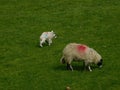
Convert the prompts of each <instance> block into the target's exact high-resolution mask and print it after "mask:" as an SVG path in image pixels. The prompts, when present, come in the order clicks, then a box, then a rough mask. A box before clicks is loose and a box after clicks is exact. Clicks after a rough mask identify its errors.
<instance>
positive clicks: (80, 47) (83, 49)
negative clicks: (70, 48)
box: [77, 45, 87, 52]
mask: <svg viewBox="0 0 120 90" xmlns="http://www.w3.org/2000/svg"><path fill="white" fill-rule="evenodd" d="M86 48H87V47H86V46H85V45H78V46H77V49H78V51H80V52H85V50H86Z"/></svg>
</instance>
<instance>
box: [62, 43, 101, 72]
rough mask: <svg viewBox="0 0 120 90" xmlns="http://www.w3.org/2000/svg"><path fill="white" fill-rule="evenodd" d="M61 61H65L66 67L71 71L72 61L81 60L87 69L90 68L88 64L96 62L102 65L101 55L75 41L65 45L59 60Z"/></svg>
mask: <svg viewBox="0 0 120 90" xmlns="http://www.w3.org/2000/svg"><path fill="white" fill-rule="evenodd" d="M60 61H61V62H62V63H67V69H70V70H72V71H73V67H72V65H71V62H72V61H83V62H84V65H85V68H86V67H87V68H88V69H89V71H92V70H91V67H90V64H92V63H94V64H97V65H98V66H99V67H102V61H103V60H102V57H101V56H100V54H98V53H97V52H96V51H95V50H94V49H92V48H90V47H88V46H86V45H83V44H77V43H70V44H68V45H66V47H65V48H64V50H63V56H62V58H61V60H60Z"/></svg>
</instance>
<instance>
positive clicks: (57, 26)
mask: <svg viewBox="0 0 120 90" xmlns="http://www.w3.org/2000/svg"><path fill="white" fill-rule="evenodd" d="M119 15H120V1H119V0H115V1H113V0H102V1H101V0H59V1H58V0H34V1H33V0H1V1H0V90H65V87H66V86H70V87H71V90H96V89H97V90H119V89H120V82H119V81H120V77H119V76H120V72H119V70H120V66H119V64H120V61H119V54H120V51H119V50H120V36H119V33H120V22H119V20H120V17H119ZM50 30H54V31H55V32H56V34H57V35H58V38H57V39H54V41H53V44H52V45H51V46H50V47H49V46H45V47H43V48H40V47H39V36H40V34H41V33H42V32H43V31H50ZM70 42H77V43H84V44H87V45H88V46H90V47H92V48H95V49H96V50H97V51H98V52H99V53H100V54H101V55H102V57H103V59H104V65H103V68H102V69H98V68H93V72H86V71H83V70H82V68H83V67H82V62H81V63H73V68H74V69H75V70H74V71H73V72H71V71H67V70H66V65H62V64H60V63H59V59H60V58H61V55H62V50H63V48H64V47H65V45H66V44H68V43H70Z"/></svg>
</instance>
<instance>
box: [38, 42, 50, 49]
mask: <svg viewBox="0 0 120 90" xmlns="http://www.w3.org/2000/svg"><path fill="white" fill-rule="evenodd" d="M36 47H38V48H44V47H49V45H48V42H46V43H44V44H43V47H41V46H40V43H37V44H36Z"/></svg>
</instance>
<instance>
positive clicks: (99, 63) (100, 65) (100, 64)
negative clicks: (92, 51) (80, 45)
mask: <svg viewBox="0 0 120 90" xmlns="http://www.w3.org/2000/svg"><path fill="white" fill-rule="evenodd" d="M102 63H103V60H102V59H101V60H100V61H99V62H98V63H97V65H98V66H99V67H100V68H101V67H102Z"/></svg>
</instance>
